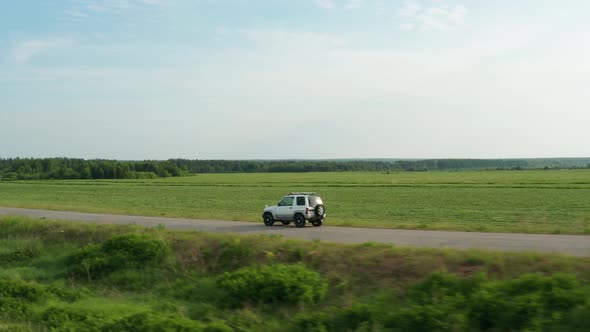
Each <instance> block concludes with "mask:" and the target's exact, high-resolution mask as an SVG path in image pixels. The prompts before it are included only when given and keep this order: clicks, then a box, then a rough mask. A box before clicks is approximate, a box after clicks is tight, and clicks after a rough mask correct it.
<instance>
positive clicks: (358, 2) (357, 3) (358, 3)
mask: <svg viewBox="0 0 590 332" xmlns="http://www.w3.org/2000/svg"><path fill="white" fill-rule="evenodd" d="M363 4H364V0H348V1H347V2H346V3H345V4H344V8H346V9H356V8H360V7H362V5H363Z"/></svg>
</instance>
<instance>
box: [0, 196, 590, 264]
mask: <svg viewBox="0 0 590 332" xmlns="http://www.w3.org/2000/svg"><path fill="white" fill-rule="evenodd" d="M1 215H20V216H29V217H33V218H47V219H55V220H73V221H82V222H88V223H97V224H137V225H141V226H146V227H155V226H158V225H164V226H165V227H166V228H169V229H178V230H199V231H203V232H213V233H239V234H279V235H282V236H284V237H285V238H293V239H303V240H321V241H324V242H339V243H365V242H376V243H390V244H394V245H396V246H400V247H431V248H452V249H469V248H478V249H486V250H500V251H528V252H544V253H561V254H568V255H576V256H590V236H584V235H554V234H547V235H544V234H516V233H479V232H450V231H422V230H399V229H376V228H357V227H335V226H322V227H313V226H311V225H310V226H307V227H305V228H295V227H294V226H292V225H291V226H283V225H281V224H280V223H276V224H275V226H273V227H266V226H264V224H263V223H262V220H261V221H260V223H251V222H240V221H224V220H197V219H182V218H160V217H142V216H127V215H111V214H96V213H80V212H65V211H48V210H33V209H20V208H8V207H0V216H1ZM328 224H329V220H328ZM0 227H1V226H0Z"/></svg>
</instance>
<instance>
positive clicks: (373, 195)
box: [0, 170, 590, 234]
mask: <svg viewBox="0 0 590 332" xmlns="http://www.w3.org/2000/svg"><path fill="white" fill-rule="evenodd" d="M290 191H315V192H318V193H320V194H321V195H322V197H323V198H324V201H325V203H326V207H327V213H328V219H327V224H328V225H347V226H366V227H392V228H413V229H441V230H469V231H499V232H530V233H564V234H590V170H538V171H471V172H400V173H391V174H384V173H356V172H354V173H297V174H293V173H288V174H283V173H265V174H202V175H195V176H190V177H181V178H163V179H153V180H55V181H16V182H0V206H10V207H27V208H40V209H52V210H71V211H82V212H103V213H115V214H135V215H148V216H168V217H189V218H209V219H225V220H243V221H258V222H261V212H262V209H263V208H264V206H265V204H268V205H272V204H275V203H276V202H277V201H278V200H279V199H280V198H281V197H282V195H284V194H286V193H288V192H290Z"/></svg>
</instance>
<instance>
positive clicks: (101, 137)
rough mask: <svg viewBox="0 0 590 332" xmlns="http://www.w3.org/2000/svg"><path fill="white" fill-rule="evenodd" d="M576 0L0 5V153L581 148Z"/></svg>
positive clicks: (588, 68) (385, 154) (586, 78)
mask: <svg viewBox="0 0 590 332" xmlns="http://www.w3.org/2000/svg"><path fill="white" fill-rule="evenodd" d="M588 17H590V3H589V2H587V1H581V0H580V1H576V0H572V1H567V2H562V1H546V0H540V1H531V0H523V1H506V0H500V1H474V0H408V1H386V0H297V1H293V0H291V1H287V0H274V1H271V0H269V1H262V0H260V1H255V0H249V1H246V0H232V1H222V0H215V1H214V0H200V1H198V0H193V1H183V0H105V1H98V0H63V1H51V0H46V1H29V0H21V1H13V2H7V3H5V4H3V5H2V10H0V157H4V158H6V157H16V156H20V157H51V156H67V157H82V158H115V159H167V158H176V157H181V158H191V159H192V158H198V159H208V158H213V159H274V158H313V159H317V158H377V157H382V158H454V157H461V158H498V157H501V158H510V157H565V156H569V157H575V156H585V157H587V156H590V145H589V144H588V142H590V130H588V128H589V126H590V125H589V124H590V107H589V106H590V101H589V100H590V98H588V96H587V95H588V92H587V90H588V88H587V87H588V86H589V84H590V61H588V59H590V43H588V35H589V33H590V29H589V28H590V20H588V19H587V18H588Z"/></svg>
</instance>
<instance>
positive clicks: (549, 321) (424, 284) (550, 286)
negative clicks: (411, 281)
mask: <svg viewBox="0 0 590 332" xmlns="http://www.w3.org/2000/svg"><path fill="white" fill-rule="evenodd" d="M406 294H407V296H406V297H405V299H404V298H401V299H400V300H399V301H396V300H386V302H384V301H382V300H381V299H380V298H378V297H372V298H370V299H367V300H365V302H364V303H356V304H354V305H352V306H351V307H345V308H338V307H331V308H329V309H327V310H324V311H322V312H312V313H305V314H301V315H298V317H297V318H296V319H295V324H294V327H295V330H297V331H303V330H305V331H317V332H322V331H354V332H360V331H378V330H386V331H523V330H534V331H537V330H546V331H583V330H588V326H590V325H588V324H589V323H590V300H588V299H590V290H589V289H588V288H587V287H586V288H584V287H581V286H580V284H579V282H578V280H577V279H576V278H575V277H574V276H570V275H560V274H556V275H553V276H544V275H540V274H532V275H523V276H521V277H518V278H515V279H512V280H507V281H498V280H489V279H488V278H487V276H485V275H475V276H473V277H470V278H460V277H458V276H456V275H452V274H447V273H433V274H431V275H430V276H428V277H427V278H425V279H424V280H423V281H421V282H418V283H416V284H415V285H413V286H411V287H410V288H409V289H408V291H407V293H406Z"/></svg>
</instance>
